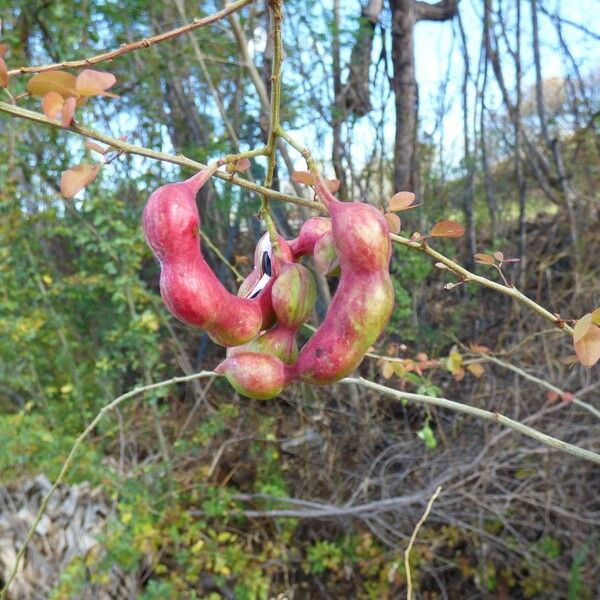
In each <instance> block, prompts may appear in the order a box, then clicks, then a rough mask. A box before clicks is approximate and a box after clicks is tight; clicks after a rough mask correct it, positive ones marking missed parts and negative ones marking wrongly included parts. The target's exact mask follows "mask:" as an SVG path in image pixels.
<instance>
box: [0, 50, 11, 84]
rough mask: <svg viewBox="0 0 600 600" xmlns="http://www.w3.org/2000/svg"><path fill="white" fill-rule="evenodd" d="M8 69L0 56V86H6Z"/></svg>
mask: <svg viewBox="0 0 600 600" xmlns="http://www.w3.org/2000/svg"><path fill="white" fill-rule="evenodd" d="M8 79H9V77H8V69H7V68H6V63H5V62H4V59H3V58H2V57H1V56H0V87H8Z"/></svg>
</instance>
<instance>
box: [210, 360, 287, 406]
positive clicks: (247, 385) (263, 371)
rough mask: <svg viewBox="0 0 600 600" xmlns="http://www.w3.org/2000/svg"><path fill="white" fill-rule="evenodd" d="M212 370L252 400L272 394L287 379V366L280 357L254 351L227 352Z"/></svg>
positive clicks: (278, 389)
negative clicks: (231, 353) (226, 356)
mask: <svg viewBox="0 0 600 600" xmlns="http://www.w3.org/2000/svg"><path fill="white" fill-rule="evenodd" d="M215 371H216V372H217V373H218V374H219V375H224V376H225V377H226V378H227V381H229V383H230V384H231V385H232V386H233V388H234V389H235V390H236V391H238V392H239V393H240V394H242V395H244V396H247V397H248V398H255V399H256V400H269V399H270V398H274V397H275V396H277V395H278V394H280V393H281V391H282V390H283V388H284V387H285V386H286V385H287V383H288V382H289V380H290V372H289V367H288V366H287V365H285V364H284V363H283V362H282V361H281V360H279V359H278V358H276V357H275V356H271V355H269V354H259V353H256V352H238V353H236V354H234V355H233V356H229V357H228V358H226V359H225V360H224V361H223V362H222V363H221V364H220V365H219V366H218V367H217V368H216V369H215Z"/></svg>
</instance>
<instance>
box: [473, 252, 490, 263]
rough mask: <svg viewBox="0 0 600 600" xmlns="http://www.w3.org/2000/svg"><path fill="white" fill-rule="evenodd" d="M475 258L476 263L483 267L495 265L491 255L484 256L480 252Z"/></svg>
mask: <svg viewBox="0 0 600 600" xmlns="http://www.w3.org/2000/svg"><path fill="white" fill-rule="evenodd" d="M474 258H475V262H476V263H480V264H482V265H493V264H494V257H493V256H490V255H489V254H482V253H481V252H478V253H477V254H475V255H474Z"/></svg>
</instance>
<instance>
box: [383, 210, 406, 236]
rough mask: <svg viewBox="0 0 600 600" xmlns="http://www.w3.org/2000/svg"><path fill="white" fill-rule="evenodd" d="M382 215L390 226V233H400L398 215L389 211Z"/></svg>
mask: <svg viewBox="0 0 600 600" xmlns="http://www.w3.org/2000/svg"><path fill="white" fill-rule="evenodd" d="M384 217H385V220H386V221H387V224H388V225H389V227H390V231H391V232H392V233H400V229H401V228H402V221H400V217H399V216H398V215H395V214H394V213H391V212H389V213H385V215H384Z"/></svg>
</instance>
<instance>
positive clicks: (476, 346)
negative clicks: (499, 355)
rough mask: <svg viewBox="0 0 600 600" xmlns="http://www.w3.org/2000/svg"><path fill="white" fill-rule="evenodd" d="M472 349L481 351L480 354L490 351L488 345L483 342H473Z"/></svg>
mask: <svg viewBox="0 0 600 600" xmlns="http://www.w3.org/2000/svg"><path fill="white" fill-rule="evenodd" d="M471 350H473V352H479V354H488V353H489V351H490V349H489V348H488V347H487V346H482V345H481V344H471Z"/></svg>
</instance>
